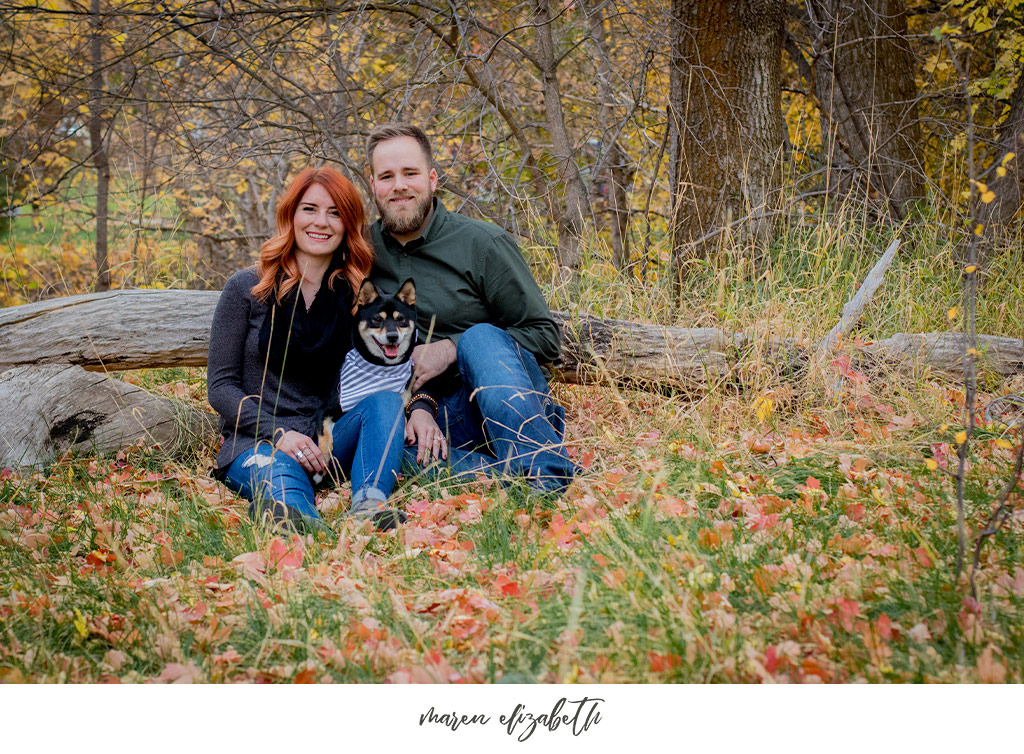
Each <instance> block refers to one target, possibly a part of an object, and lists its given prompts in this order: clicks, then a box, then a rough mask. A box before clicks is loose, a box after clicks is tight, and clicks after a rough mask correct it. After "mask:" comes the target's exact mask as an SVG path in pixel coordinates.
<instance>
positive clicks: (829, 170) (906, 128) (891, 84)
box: [786, 0, 924, 218]
mask: <svg viewBox="0 0 1024 754" xmlns="http://www.w3.org/2000/svg"><path fill="white" fill-rule="evenodd" d="M789 7H790V11H791V13H792V14H793V15H794V16H795V18H796V19H797V20H798V23H797V24H796V25H795V26H794V29H795V32H794V35H793V36H791V37H790V38H789V39H788V40H787V44H786V47H787V50H788V52H789V55H790V56H791V58H792V59H793V60H794V62H795V63H796V64H797V65H798V66H799V67H800V69H801V72H802V74H803V77H804V79H805V81H806V84H807V86H808V87H809V88H810V92H811V94H812V97H813V98H814V100H815V103H816V104H817V106H818V108H819V113H820V117H821V141H822V151H823V153H824V155H825V160H826V175H827V182H828V184H829V186H830V187H831V188H835V189H837V190H838V192H839V193H841V194H847V193H849V192H851V191H854V190H857V191H858V192H859V195H860V196H862V197H872V198H874V197H878V198H880V199H881V200H882V203H883V209H888V210H889V211H891V212H892V213H893V214H894V215H895V216H896V217H897V218H903V217H904V215H905V207H906V205H907V203H908V202H910V201H912V200H914V199H917V198H920V197H921V196H922V194H923V189H924V173H923V162H922V146H923V144H922V140H921V126H920V119H919V115H918V99H919V98H918V94H917V86H916V84H915V81H914V75H915V58H914V54H913V52H912V50H911V48H910V44H909V42H908V39H907V15H906V4H905V2H904V0H808V2H806V3H799V4H791V5H790V6H789ZM884 205H887V207H886V206H884Z"/></svg>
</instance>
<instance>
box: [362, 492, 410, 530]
mask: <svg viewBox="0 0 1024 754" xmlns="http://www.w3.org/2000/svg"><path fill="white" fill-rule="evenodd" d="M348 514H349V515H350V516H351V517H352V518H355V519H358V520H366V519H370V520H371V521H373V525H374V526H375V527H376V528H377V531H390V530H391V529H394V528H395V527H396V526H398V525H399V524H404V523H405V522H406V521H408V520H409V518H408V516H406V515H405V514H404V513H402V511H400V510H397V509H395V508H387V507H385V504H384V503H382V502H380V501H378V500H372V499H366V500H364V501H362V503H360V504H359V506H358V507H353V508H350V509H349V512H348Z"/></svg>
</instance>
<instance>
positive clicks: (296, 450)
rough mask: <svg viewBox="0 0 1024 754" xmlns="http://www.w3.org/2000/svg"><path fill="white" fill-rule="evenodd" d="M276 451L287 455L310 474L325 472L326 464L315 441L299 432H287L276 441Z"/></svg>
mask: <svg viewBox="0 0 1024 754" xmlns="http://www.w3.org/2000/svg"><path fill="white" fill-rule="evenodd" d="M277 449H278V450H280V451H281V452H283V453H287V454H288V455H290V456H291V457H292V458H294V459H295V460H296V461H298V462H299V465H300V466H302V468H304V469H305V470H306V471H308V472H309V473H311V474H323V473H324V472H325V471H327V462H326V461H325V460H324V455H323V453H321V452H320V448H318V447H317V444H316V442H315V441H313V440H311V439H310V438H308V437H306V436H305V435H304V434H302V433H301V432H296V431H295V430H292V429H290V430H288V431H287V432H285V433H284V434H283V435H281V437H280V438H278V441H277Z"/></svg>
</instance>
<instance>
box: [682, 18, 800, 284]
mask: <svg viewBox="0 0 1024 754" xmlns="http://www.w3.org/2000/svg"><path fill="white" fill-rule="evenodd" d="M784 20H785V5H784V3H783V2H782V0H721V1H719V0H696V1H694V0H673V2H672V27H673V30H672V33H673V42H672V50H671V59H670V77H671V81H670V93H669V118H670V121H671V126H672V128H673V144H672V152H671V164H670V169H671V172H672V175H673V180H672V186H671V187H672V213H673V242H672V245H673V258H674V263H675V265H676V272H677V285H678V281H679V280H680V279H681V277H682V276H683V275H685V273H686V269H685V265H686V262H687V261H688V260H689V259H692V258H706V257H707V256H708V248H707V236H708V235H709V233H712V232H713V231H715V230H716V229H719V228H721V227H722V226H723V225H726V224H728V223H730V222H732V221H739V220H741V219H742V220H744V222H743V223H739V222H737V225H738V226H739V227H738V231H739V233H740V234H741V235H742V236H743V237H751V236H753V235H756V234H760V233H763V232H765V231H767V229H768V227H769V226H770V220H769V218H770V210H771V207H772V205H773V204H774V203H775V202H776V201H777V200H778V193H779V188H780V186H781V182H782V173H781V169H780V168H781V165H780V163H781V158H782V146H783V143H784V141H785V137H784V130H783V122H782V112H781V96H782V90H781V67H782V60H781V58H782V39H783V31H784Z"/></svg>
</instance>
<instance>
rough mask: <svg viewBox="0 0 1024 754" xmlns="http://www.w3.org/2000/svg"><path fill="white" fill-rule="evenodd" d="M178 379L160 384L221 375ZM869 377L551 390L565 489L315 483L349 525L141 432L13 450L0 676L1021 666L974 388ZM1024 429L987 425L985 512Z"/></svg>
mask: <svg viewBox="0 0 1024 754" xmlns="http://www.w3.org/2000/svg"><path fill="white" fill-rule="evenodd" d="M186 382H187V380H186ZM186 382H180V383H178V384H176V385H168V386H165V388H164V389H166V390H167V391H170V392H173V393H176V394H177V395H179V397H185V398H188V397H189V396H201V395H202V386H201V384H200V383H199V382H196V383H195V384H186ZM853 388H854V389H853V392H852V393H849V394H847V395H846V397H845V398H844V399H843V401H842V402H840V403H839V404H838V405H836V406H834V407H830V408H815V407H814V405H813V404H814V403H815V402H816V401H814V400H812V399H811V398H810V397H804V398H798V397H796V398H795V397H793V396H787V395H784V394H774V395H773V396H764V397H762V398H761V399H760V400H751V399H750V398H749V397H748V398H744V399H742V400H741V399H739V398H737V397H735V396H732V397H730V396H729V395H728V394H724V395H717V394H712V395H710V396H704V397H702V398H700V399H699V400H686V399H683V398H680V397H672V396H660V395H655V394H650V393H641V392H636V393H622V392H619V391H615V390H610V389H604V388H597V387H587V388H583V387H567V386H559V387H558V396H559V398H560V399H561V400H562V401H563V402H564V403H566V404H567V406H568V408H569V415H570V419H571V425H570V437H571V438H572V441H573V446H572V447H573V452H574V453H575V454H576V458H577V460H578V461H579V463H580V464H581V465H582V466H584V467H585V468H586V470H587V473H586V474H585V475H584V476H583V477H581V478H580V479H578V480H577V481H576V482H574V484H573V486H572V487H571V489H570V491H569V493H568V494H567V495H565V496H564V497H563V498H562V499H561V500H560V501H558V502H557V503H555V504H553V505H552V504H547V503H544V502H543V501H537V500H535V499H532V498H531V497H530V496H529V495H528V494H527V493H526V492H525V490H522V489H519V488H516V487H511V488H504V487H501V486H499V485H495V484H488V483H486V482H483V481H475V482H472V483H469V484H463V485H461V486H457V485H454V484H451V483H447V484H427V485H421V484H416V483H414V482H406V483H405V484H404V485H403V486H402V487H401V488H400V490H399V494H398V499H399V501H400V502H401V504H402V505H403V506H404V507H405V509H406V510H407V511H408V513H409V523H408V524H407V525H406V526H404V527H401V528H400V529H399V530H397V531H396V532H393V533H387V534H380V533H375V532H371V531H370V530H369V529H368V528H364V527H362V526H359V525H356V524H354V523H352V522H349V521H347V520H346V519H345V517H344V515H343V509H344V507H345V505H346V503H345V502H344V501H345V500H346V499H347V498H346V496H345V494H344V491H342V493H340V494H339V493H334V494H332V495H330V496H328V497H327V498H325V499H324V500H323V501H322V508H323V514H324V517H325V519H326V521H327V522H328V523H329V524H330V525H331V526H332V527H333V529H334V532H335V534H334V535H333V536H320V535H317V536H315V537H313V536H302V537H300V536H297V535H288V534H285V533H281V532H276V533H275V532H273V531H267V530H264V529H259V528H256V527H254V526H253V525H252V524H251V523H250V522H249V520H248V517H247V512H246V511H247V509H246V504H245V503H244V501H241V500H240V499H238V498H236V497H235V496H234V495H232V494H231V493H230V492H228V491H227V490H226V489H225V488H224V487H222V486H221V485H219V484H218V483H216V482H215V481H214V480H212V479H211V478H210V477H209V476H206V475H204V473H203V472H202V469H203V468H204V465H203V462H202V461H201V460H200V461H198V462H196V463H194V464H189V465H182V464H170V463H166V462H161V461H159V460H157V456H155V455H153V454H152V452H151V451H150V450H149V449H138V450H137V451H133V452H130V453H127V454H123V455H122V456H121V457H118V458H116V459H75V460H72V459H65V460H63V461H61V462H60V463H58V464H56V465H54V466H53V467H52V468H51V469H49V470H48V471H47V472H46V473H34V474H30V475H19V474H17V473H14V472H12V471H10V470H4V471H3V472H2V477H3V478H2V481H0V539H2V546H0V676H2V677H3V679H4V680H6V681H8V682H10V681H21V680H24V681H46V682H84V681H105V682H106V681H109V682H186V681H212V682H232V683H233V682H326V681H340V682H356V681H358V682H383V681H389V682H469V683H477V682H491V681H497V680H502V679H504V680H515V681H529V680H533V681H540V682H569V683H575V682H580V683H583V682H594V681H600V682H665V681H689V682H714V681H733V682H761V681H790V682H821V681H824V682H850V681H861V680H866V681H872V682H882V681H995V682H1000V681H1016V682H1020V681H1022V680H1024V677H1022V667H1024V661H1022V658H1024V557H1022V552H1021V542H1020V535H1021V528H1022V523H1024V520H1022V518H1024V517H1022V514H1021V513H1020V510H1021V505H1020V502H1021V501H1020V498H1019V496H1018V497H1016V498H1014V501H1013V502H1014V504H1015V511H1016V512H1015V514H1014V516H1013V517H1011V520H1010V522H1009V524H1008V525H1007V526H1006V527H1004V528H1003V529H1002V530H1001V531H1000V533H999V534H998V535H997V536H996V537H995V538H994V539H993V540H991V541H990V542H989V543H988V544H987V545H986V546H985V548H984V550H983V555H982V560H981V567H980V569H979V572H978V577H977V585H978V600H977V601H975V600H973V599H971V598H970V597H969V596H968V595H969V588H968V585H967V581H966V577H962V578H961V580H960V581H959V582H957V581H956V580H955V579H954V576H953V573H952V564H953V562H954V558H955V553H956V541H957V537H956V514H955V504H954V501H955V480H954V479H953V478H952V477H951V476H950V475H949V474H948V473H946V469H954V468H955V465H956V458H955V455H954V452H953V447H954V446H953V445H952V444H953V443H954V442H955V441H956V438H957V433H958V431H959V430H960V425H959V423H958V422H959V418H958V416H959V413H958V408H957V407H958V406H961V405H962V401H963V397H962V395H960V394H959V393H958V392H957V391H956V390H951V389H949V388H948V387H943V386H941V385H938V384H928V385H924V386H923V387H919V388H918V389H917V391H916V392H915V393H914V394H913V395H910V396H909V397H908V396H906V395H902V394H896V393H895V392H894V393H893V394H892V395H891V396H890V397H889V398H885V399H883V398H881V397H879V396H877V395H873V394H871V393H870V392H869V391H868V390H867V388H866V387H865V386H863V385H860V386H858V385H854V386H853ZM983 400H987V397H985V398H983ZM818 402H819V403H820V402H821V401H818ZM1020 434H1021V433H1020V431H1019V430H1013V429H1011V428H1006V427H1002V426H999V425H996V426H991V427H983V428H982V429H981V430H980V431H979V432H978V433H977V434H976V436H975V439H974V440H973V442H972V444H971V447H972V456H971V468H970V477H969V483H968V486H967V521H968V525H969V527H970V530H971V532H973V531H974V530H976V529H977V528H978V527H979V525H980V523H981V522H982V521H983V520H984V519H985V518H986V517H987V516H988V513H989V511H990V510H991V508H992V505H993V501H994V499H995V497H996V496H997V494H998V491H999V489H1000V488H1001V487H1002V486H1003V485H1004V484H1005V483H1006V480H1007V478H1008V476H1009V474H1010V468H1011V462H1012V459H1013V454H1014V448H1015V446H1016V445H1017V444H1019V443H1020ZM926 459H931V460H932V461H934V463H932V464H927V463H926V462H925V461H926ZM932 466H937V468H934V469H933V468H932ZM971 532H969V533H971Z"/></svg>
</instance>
